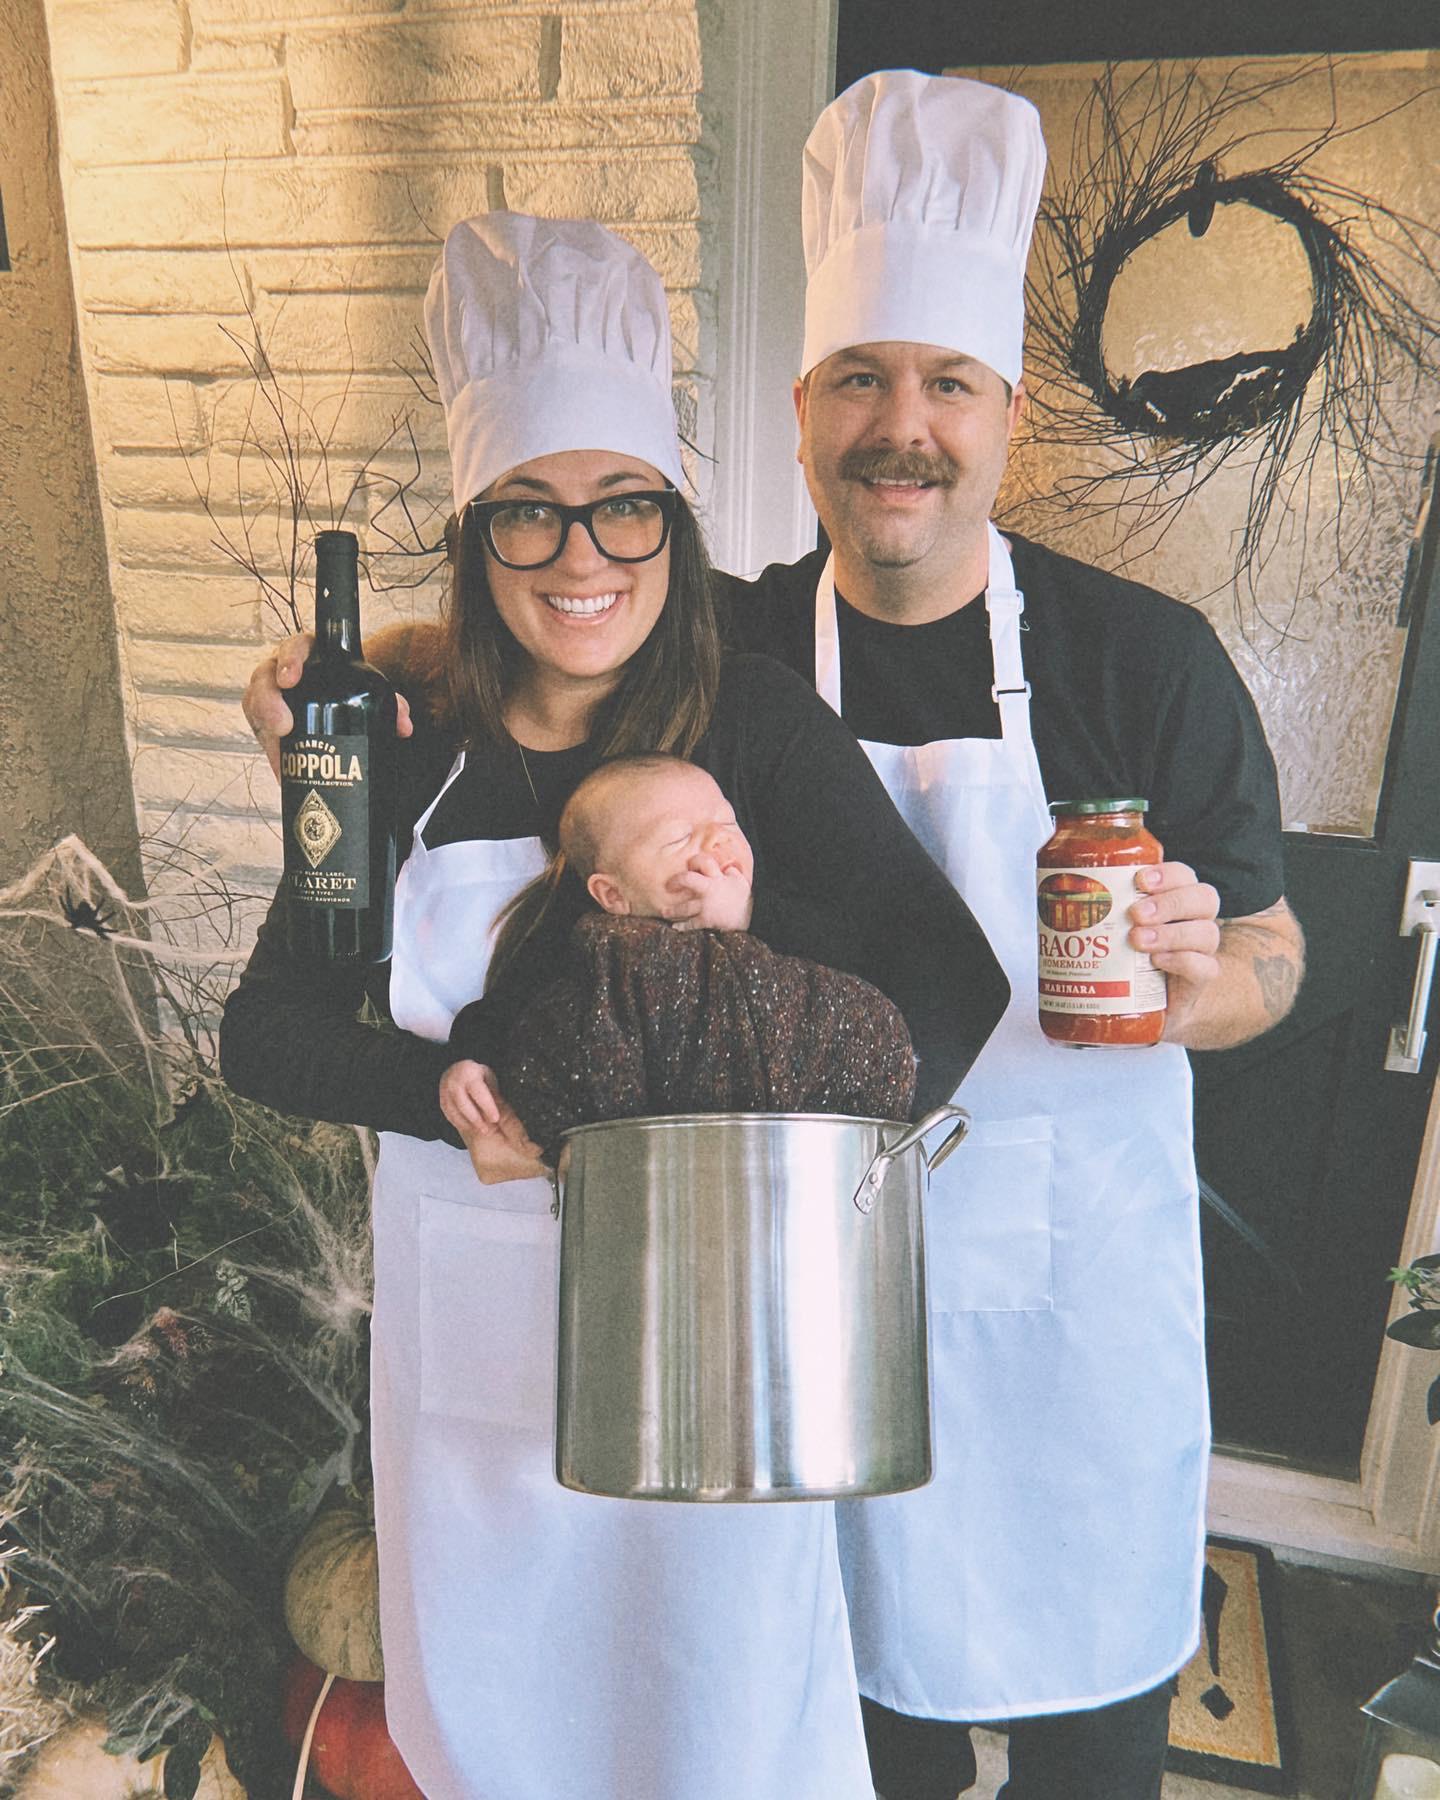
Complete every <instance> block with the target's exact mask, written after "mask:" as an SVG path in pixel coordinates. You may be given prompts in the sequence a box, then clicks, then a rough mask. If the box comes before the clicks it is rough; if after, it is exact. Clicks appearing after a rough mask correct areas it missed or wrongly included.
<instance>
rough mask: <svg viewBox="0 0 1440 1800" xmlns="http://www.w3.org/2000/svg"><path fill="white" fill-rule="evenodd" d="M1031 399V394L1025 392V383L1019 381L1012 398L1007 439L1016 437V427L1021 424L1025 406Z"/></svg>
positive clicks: (1006, 426)
mask: <svg viewBox="0 0 1440 1800" xmlns="http://www.w3.org/2000/svg"><path fill="white" fill-rule="evenodd" d="M1029 398H1030V396H1029V394H1027V393H1026V391H1025V383H1024V382H1023V381H1017V382H1016V383H1015V389H1014V392H1013V393H1012V394H1011V396H1010V409H1009V415H1008V417H1007V419H1006V421H1005V435H1006V437H1007V438H1008V437H1012V436H1013V435H1014V432H1015V427H1016V426H1017V425H1018V424H1019V423H1020V420H1021V418H1022V416H1023V415H1024V412H1025V406H1026V403H1027V402H1028V400H1029Z"/></svg>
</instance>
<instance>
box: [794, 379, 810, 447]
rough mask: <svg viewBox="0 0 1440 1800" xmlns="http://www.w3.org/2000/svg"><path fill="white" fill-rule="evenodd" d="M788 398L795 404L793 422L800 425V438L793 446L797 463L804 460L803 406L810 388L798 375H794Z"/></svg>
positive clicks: (808, 396) (807, 398) (808, 395)
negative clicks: (793, 383) (793, 382)
mask: <svg viewBox="0 0 1440 1800" xmlns="http://www.w3.org/2000/svg"><path fill="white" fill-rule="evenodd" d="M790 398H791V400H792V402H793V403H794V406H795V423H796V424H797V425H798V426H799V427H800V439H801V441H800V442H799V443H798V444H796V446H795V460H796V462H797V463H803V462H804V461H805V454H804V450H805V446H804V438H805V407H806V403H807V402H808V400H809V398H810V388H809V383H808V382H805V381H803V380H802V379H801V378H800V376H798V375H797V376H796V377H795V385H794V386H793V387H792V388H791V390H790Z"/></svg>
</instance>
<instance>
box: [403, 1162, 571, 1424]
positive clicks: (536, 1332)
mask: <svg viewBox="0 0 1440 1800" xmlns="http://www.w3.org/2000/svg"><path fill="white" fill-rule="evenodd" d="M419 1204H420V1410H421V1412H422V1413H440V1414H444V1415H445V1416H447V1417H449V1418H457V1419H474V1420H477V1421H479V1422H481V1423H484V1424H488V1425H510V1426H519V1427H522V1428H524V1429H527V1430H531V1431H544V1432H545V1433H547V1434H549V1433H550V1432H552V1431H553V1429H554V1423H555V1335H556V1321H557V1317H558V1311H559V1308H558V1302H557V1298H556V1283H557V1267H558V1263H559V1253H560V1227H559V1226H558V1224H557V1223H556V1222H555V1220H554V1219H552V1218H551V1216H550V1213H549V1211H548V1209H547V1210H546V1211H545V1212H543V1213H533V1212H496V1211H494V1210H492V1209H490V1208H488V1207H483V1206H472V1205H468V1204H467V1205H461V1204H458V1203H457V1202H455V1201H451V1200H438V1199H435V1198H433V1197H432V1196H430V1195H428V1194H427V1195H422V1196H421V1197H420V1203H419Z"/></svg>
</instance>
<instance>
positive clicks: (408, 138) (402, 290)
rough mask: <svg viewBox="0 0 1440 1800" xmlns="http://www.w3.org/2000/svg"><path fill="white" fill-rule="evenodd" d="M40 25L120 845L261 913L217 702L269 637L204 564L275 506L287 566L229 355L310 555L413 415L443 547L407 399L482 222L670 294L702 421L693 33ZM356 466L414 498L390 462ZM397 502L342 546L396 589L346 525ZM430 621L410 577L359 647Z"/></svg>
mask: <svg viewBox="0 0 1440 1800" xmlns="http://www.w3.org/2000/svg"><path fill="white" fill-rule="evenodd" d="M48 11H49V19H50V30H51V38H52V43H53V46H54V64H55V76H56V87H57V96H58V109H59V115H60V125H61V166H62V171H63V176H64V183H65V192H66V198H67V203H68V206H69V214H70V234H71V241H72V246H73V258H74V266H75V278H76V292H77V296H78V302H79V319H80V334H81V339H82V342H83V346H84V353H85V365H86V374H87V379H88V384H89V390H90V395H91V402H92V406H93V409H94V414H95V421H96V432H95V436H96V453H97V460H98V467H99V478H100V491H101V495H102V499H103V504H104V511H105V522H106V529H107V534H108V542H109V557H110V568H111V574H112V579H113V584H114V590H115V600H116V607H117V613H118V620H119V635H120V644H121V651H122V655H123V658H124V662H125V666H126V670H127V674H128V683H129V684H128V692H129V695H130V725H131V730H132V732H133V736H134V741H135V748H136V759H135V784H136V796H137V800H138V804H139V809H140V817H141V820H142V823H143V825H144V826H145V827H146V828H147V829H150V830H154V831H156V832H158V833H160V834H162V835H163V836H165V837H166V838H174V837H177V836H183V838H184V840H185V841H186V842H187V843H188V844H189V845H190V847H191V848H192V849H196V850H199V851H200V852H201V853H202V854H204V855H206V856H207V857H209V858H211V859H213V861H214V863H215V864H216V866H217V867H219V868H220V869H221V870H222V871H223V872H224V874H225V875H226V877H227V879H228V880H229V881H230V882H231V883H232V884H234V885H235V886H237V887H239V888H242V889H243V888H252V889H254V890H256V891H263V890H266V889H268V887H269V886H270V885H272V884H273V879H274V871H275V868H276V866H277V864H278V860H279V856H278V837H277V835H276V830H275V819H274V800H275V794H274V784H273V782H272V781H271V779H270V776H269V773H268V771H267V770H265V769H264V767H263V765H261V764H260V763H259V762H258V760H257V758H256V756H255V754H254V752H253V748H252V746H251V744H250V742H249V739H248V737H247V735H246V732H245V728H244V724H243V721H242V719H241V716H240V713H239V709H238V706H237V704H236V697H237V694H238V690H239V687H240V684H241V682H242V680H243V678H244V675H245V674H246V672H247V671H248V670H249V668H250V667H251V665H252V664H253V663H254V661H255V659H256V655H257V651H258V647H259V645H260V644H261V642H262V641H263V640H264V639H266V638H268V637H270V636H273V635H274V634H275V632H276V631H277V630H278V629H279V628H280V627H279V622H278V620H277V618H276V617H275V616H274V614H273V612H272V611H271V610H270V609H268V608H267V607H266V606H265V605H264V604H262V599H261V596H260V594H259V590H258V588H257V584H256V583H255V582H254V581H253V580H251V579H248V578H246V577H245V576H244V575H243V574H242V573H240V572H239V571H238V570H237V569H236V566H235V564H234V563H233V562H231V561H229V560H228V559H227V558H226V556H225V555H224V553H223V552H222V551H221V550H220V549H219V548H218V547H217V537H218V536H219V535H221V534H222V533H228V534H229V535H230V536H231V537H232V539H233V538H237V537H238V535H239V530H240V527H241V525H242V522H243V520H244V519H246V518H248V519H249V521H250V523H251V526H252V531H253V532H254V534H255V542H256V544H257V546H258V547H259V549H260V558H259V559H260V560H261V561H262V562H263V563H265V564H266V565H267V567H270V568H272V569H276V570H278V569H279V567H280V565H281V564H282V562H283V554H282V552H283V549H284V541H283V540H285V539H286V538H287V537H288V525H287V523H286V520H285V518H284V515H285V513H286V512H287V510H288V502H286V501H284V500H283V498H282V500H281V502H280V503H279V506H278V513H279V515H280V516H279V519H278V523H279V526H280V531H279V538H280V540H281V543H280V546H279V549H278V550H277V545H276V540H277V531H276V526H277V503H276V500H275V490H274V469H273V467H272V466H270V465H269V464H267V461H266V458H267V455H273V454H274V453H276V452H277V451H278V450H279V449H280V445H281V438H280V434H279V432H278V430H277V429H276V426H275V422H274V418H273V414H272V411H271V409H270V405H269V401H270V400H271V399H273V398H274V393H273V392H271V393H267V391H266V384H264V383H258V384H257V382H256V381H255V379H254V378H253V376H252V374H251V371H250V369H249V368H248V367H247V358H246V349H247V348H248V349H249V352H250V355H251V357H252V358H253V354H254V342H255V335H254V334H255V333H256V331H258V334H259V338H260V340H261V342H262V343H263V345H264V349H265V352H266V355H267V356H268V358H269V361H270V365H271V367H272V368H273V370H274V371H275V378H276V382H277V383H278V388H279V390H280V391H281V392H282V393H284V394H286V395H288V396H289V400H290V403H291V405H292V414H291V418H292V435H295V426H296V421H297V420H298V421H299V429H298V436H299V439H300V449H301V466H302V474H303V475H304V477H305V478H306V479H308V480H309V481H310V483H311V488H310V499H309V503H308V509H309V518H308V519H307V520H306V521H305V522H303V523H302V525H301V527H300V530H301V533H302V535H307V534H308V533H309V531H310V529H311V527H312V525H313V526H316V527H318V526H324V525H328V524H330V523H332V522H333V520H334V517H335V514H336V513H337V512H338V505H337V504H336V502H337V500H338V498H339V497H340V496H341V495H343V493H344V491H345V488H346V486H347V485H348V483H349V481H350V479H351V478H352V476H353V472H354V470H355V468H356V467H357V466H358V465H359V464H360V463H361V462H363V461H364V459H365V458H366V457H367V456H368V455H370V453H371V452H373V451H374V449H375V447H376V445H377V444H378V443H380V441H381V440H382V439H383V438H384V437H385V435H386V433H387V432H388V431H389V430H390V429H391V427H392V425H393V424H394V423H395V421H396V420H397V419H402V418H408V419H409V421H410V423H411V427H412V428H413V431H414V434H415V438H416V442H417V444H418V446H419V450H420V453H421V457H422V463H423V472H422V474H421V476H420V479H419V482H418V487H417V501H416V506H417V510H418V515H419V518H420V523H421V528H422V533H423V534H424V535H427V536H428V537H429V538H430V539H431V540H433V539H434V538H436V537H437V536H438V531H439V523H440V520H439V516H438V512H437V511H436V510H433V509H443V506H444V501H445V494H446V486H447V476H446V463H445V458H444V454H443V446H444V431H443V422H442V420H441V417H440V414H439V409H438V407H437V406H435V405H434V404H433V401H431V400H427V399H426V398H424V397H423V396H422V394H421V392H420V391H419V389H417V385H416V381H415V380H414V379H412V377H414V376H416V375H419V376H420V377H421V381H420V385H421V387H423V386H424V385H425V383H424V380H423V364H422V358H421V354H420V351H419V347H418V327H419V323H420V303H421V299H422V297H423V294H424V289H425V283H426V280H427V278H428V275H429V271H430V268H431V266H432V264H433V262H434V258H435V251H436V245H437V243H438V241H439V240H440V239H441V238H442V237H443V235H444V233H445V231H446V229H447V228H448V226H449V225H450V224H451V223H453V222H454V221H455V220H456V219H459V218H463V217H466V216H467V215H469V214H472V213H476V212H481V211H484V210H486V209H488V208H491V207H495V206H500V205H505V206H510V207H512V208H515V209H517V210H521V211H533V212H538V213H542V214H549V215H555V216H581V217H596V218H599V219H601V220H603V221H604V222H606V223H607V224H610V225H612V226H613V227H614V228H616V229H617V230H619V231H621V232H622V233H623V234H624V235H625V236H627V237H629V238H630V239H631V240H632V241H633V242H634V243H636V244H637V245H638V246H639V247H640V248H641V249H642V250H643V251H644V252H645V253H646V254H647V255H648V256H649V257H650V258H651V259H652V261H653V262H654V263H655V264H656V266H657V267H658V268H659V270H660V272H661V274H662V276H663V277H664V279H665V282H666V286H667V290H668V292H669V294H670V299H671V309H672V316H673V321H674V327H675V338H676V368H677V390H678V391H677V399H678V401H679V403H680V406H681V411H682V420H684V419H685V418H687V417H688V418H690V419H694V418H695V417H697V416H698V415H700V414H701V413H703V412H704V411H705V407H706V396H705V392H704V389H705V379H704V377H703V375H702V372H701V370H700V367H699V364H700V360H701V358H700V349H699V343H700V323H699V319H700V308H699V297H698V294H697V290H698V287H699V283H700V273H699V212H700V206H699V199H698V191H697V181H696V170H695V146H696V144H697V141H698V138H699V118H698V113H697V107H696V94H697V91H698V88H699V83H700V69H699V39H698V29H697V23H696V16H695V6H694V4H693V0H660V3H659V4H655V3H653V0H644V3H639V0H607V3H606V4H605V5H604V6H599V5H593V4H589V3H588V0H572V3H571V4H570V5H569V6H568V7H560V6H551V7H549V8H547V7H544V6H535V5H527V4H524V3H523V0H522V3H520V4H510V5H503V6H502V5H493V4H492V5H486V4H476V3H474V0H470V3H466V0H460V3H459V4H455V3H449V4H447V3H446V0H409V3H408V4H405V3H404V0H349V3H348V4H343V3H342V0H48ZM227 334H228V335H227ZM237 340H238V341H237ZM322 444H323V446H324V448H325V450H326V452H327V454H328V497H327V483H326V479H325V472H324V470H323V469H322V466H321V464H322V459H321V457H320V454H319V452H320V448H321V446H322ZM376 466H377V468H378V470H379V472H380V474H381V476H382V477H383V476H384V475H386V474H388V475H390V476H392V477H393V478H394V479H397V480H399V479H404V478H405V477H406V476H407V475H409V474H410V473H412V472H413V471H412V468H411V465H410V462H409V455H408V449H407V448H406V446H405V444H404V441H403V439H402V440H399V441H397V443H396V444H395V445H393V446H392V448H391V450H390V451H388V452H386V453H385V454H384V455H383V456H382V457H381V458H380V459H379V462H378V464H377V465H376ZM389 491H392V490H391V489H388V488H387V487H386V485H385V482H384V480H383V479H381V480H378V481H376V482H374V483H372V485H371V486H370V487H369V488H368V490H367V491H366V492H365V493H363V494H362V495H361V496H360V497H359V499H358V501H357V503H356V504H354V505H352V506H351V508H350V510H349V512H348V514H347V515H346V518H345V523H346V524H347V525H350V526H352V528H358V529H359V530H360V533H361V538H362V545H364V546H365V548H366V549H367V551H368V552H369V553H370V555H371V559H372V563H373V566H374V567H375V569H376V570H377V572H378V573H379V574H380V577H381V579H382V580H387V581H394V580H407V581H408V580H413V579H414V578H415V576H416V574H417V573H418V572H419V571H420V570H422V569H423V568H425V567H426V566H428V565H426V564H425V563H424V562H420V563H401V562H399V561H397V560H395V559H390V560H388V561H386V560H384V559H382V558H380V557H379V555H378V553H379V552H382V551H384V550H385V548H386V545H385V543H384V541H383V538H382V535H381V532H380V531H379V530H377V529H376V528H374V527H372V526H371V525H369V524H368V523H367V522H366V521H367V520H368V519H369V518H370V517H371V516H373V514H374V513H375V511H376V510H377V509H378V508H379V506H380V505H381V503H382V501H383V500H384V499H385V497H386V495H387V493H388V492H389ZM207 494H208V496H209V500H210V506H211V511H212V513H213V514H214V518H213V519H212V518H211V517H209V516H207V513H206V510H205V507H204V506H203V505H202V503H201V496H202V495H207ZM388 517H389V518H390V519H392V520H393V518H394V514H393V512H392V513H391V514H390V515H388ZM217 525H218V527H219V530H218V531H217ZM432 560H433V559H432ZM436 593H437V588H436V584H435V581H434V579H433V578H432V579H430V580H427V581H426V582H425V583H424V584H423V585H421V586H420V587H418V588H415V589H406V590H396V591H391V592H389V593H387V594H385V595H380V596H376V595H371V596H368V597H367V599H366V602H365V616H366V624H367V627H368V626H371V625H374V624H378V623H380V622H381V621H383V620H384V619H386V618H389V617H393V616H396V615H400V616H405V615H408V614H409V613H411V612H412V611H420V612H425V611H428V610H430V609H431V608H433V605H434V602H435V598H436ZM308 604H309V603H308V599H306V598H305V597H304V595H303V591H302V605H303V606H304V607H305V609H306V610H307V612H308Z"/></svg>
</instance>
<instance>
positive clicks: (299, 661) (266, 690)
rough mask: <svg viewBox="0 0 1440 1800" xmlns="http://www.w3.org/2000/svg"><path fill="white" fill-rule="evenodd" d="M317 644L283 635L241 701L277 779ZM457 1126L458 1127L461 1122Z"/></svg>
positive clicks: (401, 723) (403, 720)
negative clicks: (294, 691) (291, 692)
mask: <svg viewBox="0 0 1440 1800" xmlns="http://www.w3.org/2000/svg"><path fill="white" fill-rule="evenodd" d="M314 644H315V640H314V638H313V637H311V635H310V634H309V632H305V631H300V632H296V633H295V635H294V636H293V637H287V638H283V639H282V640H281V641H280V642H279V643H278V644H277V645H276V646H275V648H274V649H273V650H272V651H270V653H269V655H267V656H265V657H262V659H261V660H260V661H259V662H258V663H256V665H255V667H254V668H253V669H252V670H251V671H250V679H249V681H247V682H246V684H245V692H244V694H243V695H242V696H241V700H240V705H241V707H242V708H243V710H244V713H245V722H246V724H247V725H248V726H249V727H250V729H251V731H253V732H254V734H255V739H256V742H257V743H258V744H259V745H260V748H261V749H262V750H263V751H264V752H265V758H266V761H267V762H268V763H269V764H270V768H271V770H272V772H273V773H274V776H275V779H276V780H277V781H278V780H279V779H280V740H281V738H283V737H286V736H287V735H288V734H289V733H290V732H292V731H293V730H294V729H295V719H294V715H293V714H292V713H291V711H290V705H289V702H288V701H287V700H286V698H285V693H286V690H287V689H288V688H293V687H294V685H295V683H296V682H297V681H299V679H300V671H301V670H302V669H303V668H304V667H305V658H306V657H307V656H308V655H309V654H310V652H311V650H312V649H313V648H314ZM395 703H396V717H395V735H396V737H402V738H404V737H409V736H410V734H411V732H412V731H413V730H414V726H413V725H412V723H411V720H410V703H409V701H408V700H407V699H406V698H405V696H404V695H403V694H398V693H397V694H396V696H395ZM452 1123H453V1121H452ZM456 1129H457V1130H458V1129H459V1128H458V1126H457V1127H456Z"/></svg>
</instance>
